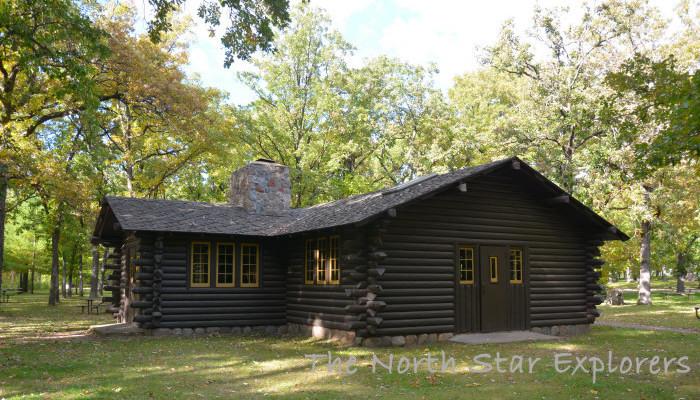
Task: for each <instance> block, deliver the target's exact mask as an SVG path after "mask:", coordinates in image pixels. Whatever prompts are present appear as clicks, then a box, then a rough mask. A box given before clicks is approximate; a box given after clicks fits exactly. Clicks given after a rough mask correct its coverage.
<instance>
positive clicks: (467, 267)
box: [459, 247, 475, 284]
mask: <svg viewBox="0 0 700 400" xmlns="http://www.w3.org/2000/svg"><path fill="white" fill-rule="evenodd" d="M474 270H475V265H474V248H473V247H460V248H459V283H463V284H473V283H474Z"/></svg>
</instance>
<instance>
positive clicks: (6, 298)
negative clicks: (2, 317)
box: [0, 289, 23, 303]
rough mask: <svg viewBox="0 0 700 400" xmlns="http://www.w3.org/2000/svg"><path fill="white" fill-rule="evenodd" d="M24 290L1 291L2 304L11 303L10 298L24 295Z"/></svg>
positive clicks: (0, 299)
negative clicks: (20, 294)
mask: <svg viewBox="0 0 700 400" xmlns="http://www.w3.org/2000/svg"><path fill="white" fill-rule="evenodd" d="M22 292H23V290H22V289H0V303H9V302H10V296H13V295H15V294H19V293H22Z"/></svg>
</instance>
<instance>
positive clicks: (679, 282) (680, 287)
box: [676, 275, 685, 294]
mask: <svg viewBox="0 0 700 400" xmlns="http://www.w3.org/2000/svg"><path fill="white" fill-rule="evenodd" d="M683 292H685V281H684V280H683V277H682V276H680V275H679V276H677V277H676V293H679V294H680V293H683Z"/></svg>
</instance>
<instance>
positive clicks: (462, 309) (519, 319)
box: [455, 246, 527, 332]
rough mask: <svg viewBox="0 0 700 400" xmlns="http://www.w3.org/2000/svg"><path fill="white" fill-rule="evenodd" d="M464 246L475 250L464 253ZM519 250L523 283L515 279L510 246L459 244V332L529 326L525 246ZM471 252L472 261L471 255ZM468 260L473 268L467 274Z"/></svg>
mask: <svg viewBox="0 0 700 400" xmlns="http://www.w3.org/2000/svg"><path fill="white" fill-rule="evenodd" d="M465 249H472V250H467V251H466V252H465ZM518 249H519V250H518V251H519V252H520V253H516V254H519V257H520V268H521V272H520V275H519V277H520V282H513V279H512V278H513V276H512V273H511V262H512V261H511V247H508V246H478V247H477V246H468V247H464V246H461V247H460V246H458V247H457V250H456V251H457V254H456V259H457V262H456V271H455V272H456V274H457V279H456V285H457V287H456V290H455V312H456V315H455V330H456V331H457V332H496V331H508V330H520V329H526V324H527V322H526V320H527V316H526V313H527V307H526V302H527V300H526V290H525V279H524V278H525V277H524V275H525V262H524V261H525V260H524V254H523V252H524V251H523V249H522V248H518ZM470 251H471V252H473V253H470ZM465 254H466V255H467V257H466V258H465ZM470 254H471V257H472V258H471V261H470V259H469V257H468V256H469V255H470ZM465 263H466V264H467V267H472V270H473V273H467V274H465V271H464V269H465V265H464V264H465ZM461 278H470V279H461Z"/></svg>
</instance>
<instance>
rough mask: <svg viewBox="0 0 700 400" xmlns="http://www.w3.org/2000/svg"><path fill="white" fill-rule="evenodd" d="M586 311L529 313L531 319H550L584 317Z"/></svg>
mask: <svg viewBox="0 0 700 400" xmlns="http://www.w3.org/2000/svg"><path fill="white" fill-rule="evenodd" d="M585 317H586V311H581V312H565V313H534V312H533V313H530V320H531V321H541V320H551V319H567V318H574V319H575V318H585Z"/></svg>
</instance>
